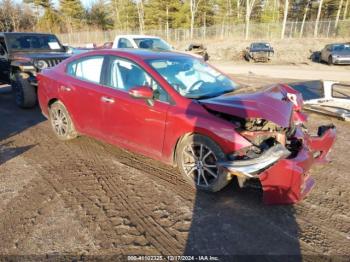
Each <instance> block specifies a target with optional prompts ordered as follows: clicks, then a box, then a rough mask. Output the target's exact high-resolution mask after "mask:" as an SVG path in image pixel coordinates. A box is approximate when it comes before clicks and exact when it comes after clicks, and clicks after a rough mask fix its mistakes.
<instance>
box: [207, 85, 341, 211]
mask: <svg viewBox="0 0 350 262" xmlns="http://www.w3.org/2000/svg"><path fill="white" fill-rule="evenodd" d="M282 91H283V89H282ZM288 91H291V90H288ZM282 93H283V92H282ZM291 95H297V93H295V94H291V93H289V92H287V93H285V94H284V98H281V97H278V98H279V99H278V100H279V101H281V100H282V101H283V100H284V101H285V103H293V104H294V106H293V108H291V110H290V112H289V116H288V118H289V124H288V126H287V125H286V120H287V119H286V118H284V119H285V121H281V120H280V121H279V123H280V124H276V122H275V121H271V119H273V116H272V115H271V117H270V115H269V114H267V113H266V111H265V112H264V113H263V114H264V115H265V116H268V117H270V118H271V119H269V120H266V119H262V118H257V117H248V118H242V114H241V115H240V116H239V117H237V116H234V115H233V114H228V113H229V111H228V110H227V108H220V107H218V106H217V105H218V104H216V107H214V103H213V102H212V101H211V103H208V104H207V105H206V107H207V109H209V110H211V112H212V113H214V114H216V115H217V116H218V117H220V118H224V119H226V120H229V121H231V122H232V123H233V124H234V125H235V126H236V130H237V132H238V133H239V134H240V135H241V136H243V137H244V138H246V139H247V140H248V141H249V142H250V143H251V146H249V147H246V148H242V149H240V150H238V151H235V152H233V153H232V154H229V155H228V160H227V161H224V162H219V163H217V166H218V168H219V172H222V173H224V174H225V175H226V176H227V177H228V179H230V178H231V177H232V176H236V177H237V180H238V184H239V186H240V187H245V186H249V185H256V184H257V183H256V182H258V184H259V185H261V187H262V190H263V201H264V203H266V204H293V203H296V202H298V201H300V200H301V199H303V198H304V197H305V196H306V195H307V194H308V193H309V192H310V191H311V189H312V187H313V186H314V180H313V179H312V178H311V177H310V176H309V175H308V174H307V173H308V170H309V169H310V167H311V166H312V165H313V164H314V163H323V162H326V161H327V154H328V153H329V151H330V149H331V147H332V145H333V143H334V141H335V136H336V130H335V127H334V126H333V125H329V126H321V127H319V129H318V134H317V135H315V136H312V135H310V134H309V133H308V131H307V130H306V128H305V127H304V125H303V123H302V122H303V121H304V120H305V119H306V118H304V117H300V116H303V114H302V112H301V104H300V103H302V101H300V99H296V98H297V97H293V96H291ZM264 96H266V94H264ZM264 96H262V99H261V100H260V101H261V103H260V104H259V105H260V107H261V106H262V104H263V103H264V101H269V102H273V101H272V100H266V97H265V98H264ZM273 96H274V97H275V98H276V92H275V93H274V95H273ZM246 97H249V98H250V97H251V96H245V97H244V96H241V98H242V99H241V100H240V105H244V104H245V103H246V102H245V101H244V99H243V98H246ZM286 99H288V101H286ZM297 100H299V101H297ZM232 101H233V100H232ZM248 101H252V100H251V99H250V100H248ZM223 104H224V103H221V104H220V105H223ZM266 104H267V103H266ZM275 105H279V106H280V107H279V108H281V111H282V108H283V107H282V106H283V104H278V102H275ZM231 108H232V107H231ZM267 108H269V107H265V108H264V109H267ZM219 110H220V111H221V112H219ZM261 110H263V108H261ZM284 110H285V111H284V117H285V116H286V113H287V109H286V106H285V107H284ZM231 112H232V113H233V111H231ZM246 114H247V115H252V113H251V112H247V113H246ZM254 114H256V112H254ZM274 116H275V115H274ZM282 124H283V125H282Z"/></svg>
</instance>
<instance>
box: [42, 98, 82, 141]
mask: <svg viewBox="0 0 350 262" xmlns="http://www.w3.org/2000/svg"><path fill="white" fill-rule="evenodd" d="M49 120H50V123H51V126H52V129H53V131H54V133H55V135H56V136H57V137H58V139H60V140H63V141H67V140H71V139H74V138H76V137H77V136H78V133H77V132H76V130H75V127H74V124H73V121H72V118H71V117H70V115H69V113H68V110H67V109H66V107H65V106H64V104H63V103H62V102H60V101H56V102H55V103H53V104H52V105H51V106H50V108H49Z"/></svg>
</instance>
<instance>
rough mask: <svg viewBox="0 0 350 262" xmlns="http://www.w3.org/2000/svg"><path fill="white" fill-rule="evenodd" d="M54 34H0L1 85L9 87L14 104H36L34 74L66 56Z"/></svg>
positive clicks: (31, 105)
mask: <svg viewBox="0 0 350 262" xmlns="http://www.w3.org/2000/svg"><path fill="white" fill-rule="evenodd" d="M69 56H70V54H67V53H66V48H65V47H64V46H63V45H61V43H60V41H59V40H58V39H57V37H56V36H55V35H53V34H41V33H0V82H3V83H7V84H11V85H12V89H13V92H14V94H15V96H16V104H17V105H18V106H20V107H22V108H30V107H33V106H34V105H35V104H36V102H37V95H36V91H37V79H36V76H37V73H38V72H40V71H41V70H43V69H45V68H49V67H53V66H55V65H57V64H58V63H60V62H61V61H62V60H64V59H66V58H67V57H69Z"/></svg>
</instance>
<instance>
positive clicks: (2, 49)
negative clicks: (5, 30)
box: [0, 46, 5, 55]
mask: <svg viewBox="0 0 350 262" xmlns="http://www.w3.org/2000/svg"><path fill="white" fill-rule="evenodd" d="M0 55H5V50H4V48H3V47H2V46H0Z"/></svg>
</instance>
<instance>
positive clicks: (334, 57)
mask: <svg viewBox="0 0 350 262" xmlns="http://www.w3.org/2000/svg"><path fill="white" fill-rule="evenodd" d="M320 60H321V61H323V62H326V63H328V64H329V65H333V64H339V65H340V64H343V65H345V64H347V65H350V44H349V43H344V44H341V43H340V44H329V45H326V46H325V47H324V48H323V49H322V50H321V54H320Z"/></svg>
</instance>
